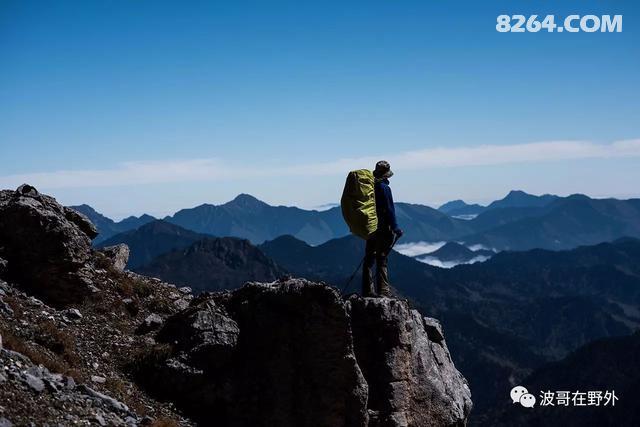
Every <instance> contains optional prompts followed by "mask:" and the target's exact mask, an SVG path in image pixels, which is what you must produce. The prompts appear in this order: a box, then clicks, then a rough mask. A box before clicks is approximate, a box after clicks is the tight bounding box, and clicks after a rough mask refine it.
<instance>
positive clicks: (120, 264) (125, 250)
mask: <svg viewBox="0 0 640 427" xmlns="http://www.w3.org/2000/svg"><path fill="white" fill-rule="evenodd" d="M100 252H102V253H103V254H104V255H105V256H106V257H107V258H109V259H110V260H111V262H112V263H113V268H115V269H116V270H117V271H124V269H125V267H126V266H127V261H129V246H127V245H125V244H124V243H120V244H119V245H113V246H105V247H104V248H102V249H100Z"/></svg>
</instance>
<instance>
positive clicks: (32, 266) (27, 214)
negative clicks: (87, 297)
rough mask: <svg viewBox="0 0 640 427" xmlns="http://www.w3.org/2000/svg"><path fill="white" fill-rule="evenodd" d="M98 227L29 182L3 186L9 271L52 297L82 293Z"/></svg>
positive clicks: (2, 231) (1, 214)
mask: <svg viewBox="0 0 640 427" xmlns="http://www.w3.org/2000/svg"><path fill="white" fill-rule="evenodd" d="M96 235H97V232H96V229H95V227H94V226H93V224H91V222H89V220H88V219H87V218H86V217H84V215H82V214H80V213H78V212H76V211H74V210H72V209H69V208H66V207H64V206H61V205H60V204H58V203H57V202H56V201H55V199H53V198H52V197H49V196H45V195H42V194H40V193H38V191H37V190H36V189H35V188H33V187H31V186H29V185H26V184H25V185H22V186H20V187H19V188H18V189H17V190H16V191H0V247H4V250H3V257H4V258H5V259H6V260H7V261H8V271H7V273H6V274H7V276H8V277H10V278H11V279H12V280H15V281H17V282H19V283H21V284H22V285H23V286H25V287H27V288H31V289H32V290H33V292H34V293H35V294H36V295H40V296H44V297H46V298H47V299H48V300H50V301H52V302H62V301H67V300H68V299H69V298H70V296H77V297H81V296H82V294H85V293H86V292H87V291H88V285H89V282H88V280H87V278H86V277H85V276H86V272H85V271H83V267H85V264H86V262H87V261H88V260H89V258H90V256H91V238H93V237H95V236H96Z"/></svg>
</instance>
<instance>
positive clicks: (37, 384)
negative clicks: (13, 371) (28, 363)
mask: <svg viewBox="0 0 640 427" xmlns="http://www.w3.org/2000/svg"><path fill="white" fill-rule="evenodd" d="M23 380H24V382H25V383H26V384H27V385H28V386H29V387H31V388H32V389H33V390H35V391H37V392H38V393H40V392H41V391H43V390H44V381H42V380H41V379H40V378H38V377H35V376H33V375H31V374H28V373H25V374H24V375H23Z"/></svg>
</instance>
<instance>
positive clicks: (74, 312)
mask: <svg viewBox="0 0 640 427" xmlns="http://www.w3.org/2000/svg"><path fill="white" fill-rule="evenodd" d="M63 315H64V316H65V317H67V318H69V319H74V320H77V319H82V313H80V310H78V309H77V308H69V309H67V310H64V311H63Z"/></svg>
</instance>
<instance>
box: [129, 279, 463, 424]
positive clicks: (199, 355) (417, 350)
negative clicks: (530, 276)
mask: <svg viewBox="0 0 640 427" xmlns="http://www.w3.org/2000/svg"><path fill="white" fill-rule="evenodd" d="M157 339H158V340H159V341H160V342H164V343H167V344H168V345H170V349H169V350H167V349H166V348H165V349H164V353H162V355H161V356H159V355H158V354H153V355H150V356H148V358H147V359H146V360H145V361H144V362H143V363H142V366H143V367H142V368H141V370H140V371H138V376H139V378H141V379H145V380H146V382H147V384H146V385H147V387H148V388H149V389H152V390H156V391H157V392H159V394H160V395H161V396H162V397H164V398H169V399H172V400H174V401H176V403H178V405H180V406H181V407H182V408H183V409H184V410H185V411H187V412H188V413H190V414H191V415H192V416H194V417H196V418H197V419H200V420H206V421H207V422H208V423H212V424H215V425H229V426H260V425H278V426H283V427H286V426H332V427H334V426H398V427H400V426H416V427H417V426H432V425H433V426H457V425H464V424H465V423H466V419H467V416H468V414H469V411H470V410H471V399H470V391H469V388H468V386H467V383H466V380H465V379H464V378H463V377H462V375H461V374H460V373H459V372H458V371H457V370H456V368H455V367H454V365H453V363H452V361H451V358H450V356H449V352H448V350H447V347H446V344H445V342H444V339H443V336H442V330H441V328H440V327H439V324H438V323H437V321H435V320H434V319H428V320H425V319H423V318H422V317H421V316H420V315H419V314H418V312H416V311H414V310H410V309H409V307H408V304H407V303H406V302H405V301H399V300H394V299H388V298H384V299H372V298H358V297H352V298H350V299H349V300H348V301H344V300H343V299H342V298H341V296H340V295H339V293H338V292H337V291H336V290H335V289H333V288H330V287H328V286H325V285H321V284H315V283H312V282H308V281H305V280H301V279H289V280H286V281H280V282H275V283H271V284H260V283H251V284H248V285H246V286H244V287H243V288H241V289H238V290H236V291H234V292H231V293H222V294H213V295H205V296H203V297H200V298H198V299H196V300H194V301H193V302H192V304H191V306H190V307H189V308H187V309H186V310H184V311H183V312H181V313H179V314H177V315H174V316H173V317H171V318H170V319H169V320H168V321H167V322H166V323H165V326H164V327H163V328H162V329H161V330H160V331H159V333H158V335H157ZM211 408H216V409H215V410H211Z"/></svg>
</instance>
